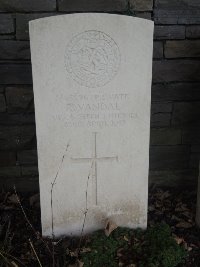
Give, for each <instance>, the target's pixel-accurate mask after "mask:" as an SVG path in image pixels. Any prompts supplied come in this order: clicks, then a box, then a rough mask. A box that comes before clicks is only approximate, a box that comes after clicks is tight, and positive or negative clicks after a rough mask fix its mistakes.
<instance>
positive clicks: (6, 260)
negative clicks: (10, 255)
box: [0, 251, 11, 265]
mask: <svg viewBox="0 0 200 267" xmlns="http://www.w3.org/2000/svg"><path fill="white" fill-rule="evenodd" d="M0 256H1V257H2V258H3V259H4V261H5V262H6V263H7V264H10V265H11V263H10V262H9V261H8V259H6V257H4V255H3V254H2V253H1V251H0Z"/></svg>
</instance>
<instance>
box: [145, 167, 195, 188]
mask: <svg viewBox="0 0 200 267" xmlns="http://www.w3.org/2000/svg"><path fill="white" fill-rule="evenodd" d="M149 183H150V185H156V186H158V187H167V188H169V187H173V188H177V187H179V188H180V189H181V188H182V189H185V188H186V187H187V189H188V188H191V189H193V190H194V189H195V188H196V185H197V171H196V170H191V169H188V170H167V171H165V170H164V171H150V172H149Z"/></svg>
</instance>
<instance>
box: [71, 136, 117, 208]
mask: <svg viewBox="0 0 200 267" xmlns="http://www.w3.org/2000/svg"><path fill="white" fill-rule="evenodd" d="M71 160H72V161H73V162H92V178H93V186H94V191H95V204H96V205H97V204H98V196H97V190H98V188H97V182H98V181H97V174H98V172H97V162H98V161H108V160H110V161H113V160H116V161H117V160H118V156H112V157H98V156H97V133H96V132H94V133H93V155H92V157H91V158H71Z"/></svg>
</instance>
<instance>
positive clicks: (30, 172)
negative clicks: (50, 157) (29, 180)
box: [21, 166, 38, 177]
mask: <svg viewBox="0 0 200 267" xmlns="http://www.w3.org/2000/svg"><path fill="white" fill-rule="evenodd" d="M21 169H22V176H33V177H35V176H38V167H37V166H22V167H21Z"/></svg>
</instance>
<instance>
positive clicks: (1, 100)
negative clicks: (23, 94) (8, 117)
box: [0, 94, 6, 112]
mask: <svg viewBox="0 0 200 267" xmlns="http://www.w3.org/2000/svg"><path fill="white" fill-rule="evenodd" d="M5 111H6V101H5V97H4V95H3V94H0V112H5Z"/></svg>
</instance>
